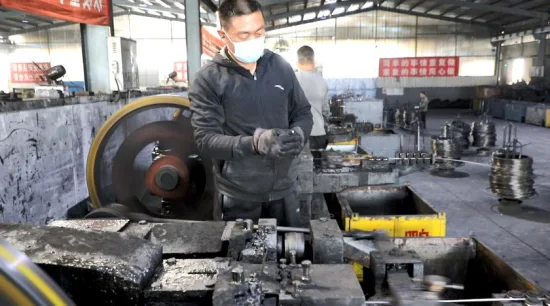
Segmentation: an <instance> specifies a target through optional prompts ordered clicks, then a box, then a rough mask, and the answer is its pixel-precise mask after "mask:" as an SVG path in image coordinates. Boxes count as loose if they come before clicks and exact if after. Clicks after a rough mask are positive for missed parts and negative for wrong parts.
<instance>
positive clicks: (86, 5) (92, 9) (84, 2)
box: [0, 0, 110, 25]
mask: <svg viewBox="0 0 550 306" xmlns="http://www.w3.org/2000/svg"><path fill="white" fill-rule="evenodd" d="M0 6H3V7H7V8H10V9H14V10H18V11H22V12H25V13H31V14H35V15H37V16H44V17H50V18H54V19H60V20H65V21H71V22H76V23H86V24H96V25H109V21H110V19H109V0H25V1H22V0H0Z"/></svg>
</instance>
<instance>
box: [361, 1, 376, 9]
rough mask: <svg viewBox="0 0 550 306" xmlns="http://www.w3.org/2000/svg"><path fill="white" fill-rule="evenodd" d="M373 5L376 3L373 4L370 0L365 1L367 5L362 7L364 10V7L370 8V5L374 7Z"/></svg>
mask: <svg viewBox="0 0 550 306" xmlns="http://www.w3.org/2000/svg"><path fill="white" fill-rule="evenodd" d="M373 5H374V4H373V3H372V2H370V1H369V2H367V3H365V5H363V7H362V8H361V9H362V10H364V9H367V8H369V7H372V6H373Z"/></svg>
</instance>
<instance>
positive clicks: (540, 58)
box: [531, 15, 548, 80]
mask: <svg viewBox="0 0 550 306" xmlns="http://www.w3.org/2000/svg"><path fill="white" fill-rule="evenodd" d="M547 25H548V15H546V16H545V17H544V18H543V19H542V20H541V27H542V28H544V27H546V26H547ZM534 36H535V39H538V41H539V52H538V55H537V59H536V62H535V65H534V66H535V67H534V68H535V71H534V72H533V73H532V75H531V77H532V78H533V77H539V78H540V80H542V79H543V78H544V74H545V73H544V64H545V56H546V33H541V34H538V35H534Z"/></svg>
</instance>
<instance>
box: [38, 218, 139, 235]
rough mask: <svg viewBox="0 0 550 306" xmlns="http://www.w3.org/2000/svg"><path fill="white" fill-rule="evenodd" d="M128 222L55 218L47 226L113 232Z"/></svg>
mask: <svg viewBox="0 0 550 306" xmlns="http://www.w3.org/2000/svg"><path fill="white" fill-rule="evenodd" d="M128 223H130V220H128V219H105V220H102V219H84V220H56V221H53V222H51V223H50V224H48V226H56V227H64V228H72V229H77V230H83V231H86V230H88V231H104V232H113V233H114V232H119V231H120V230H122V229H123V228H124V227H125V226H126V225H127V224H128Z"/></svg>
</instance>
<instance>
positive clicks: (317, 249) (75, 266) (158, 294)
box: [0, 218, 548, 306]
mask: <svg viewBox="0 0 550 306" xmlns="http://www.w3.org/2000/svg"><path fill="white" fill-rule="evenodd" d="M0 235H1V236H2V237H4V238H5V239H6V240H7V242H8V243H10V244H11V245H13V246H14V248H16V249H18V250H20V251H25V252H26V253H27V254H28V256H29V257H30V259H31V260H32V261H33V262H34V263H36V264H37V265H39V266H40V267H41V268H42V269H43V270H44V271H45V272H47V273H48V274H49V275H50V276H51V277H52V278H53V279H54V280H55V281H56V282H57V283H58V284H59V285H60V286H61V288H62V289H63V290H64V291H65V292H66V294H67V295H68V296H69V297H70V298H71V299H72V301H73V302H74V303H75V304H77V305H90V304H94V305H130V304H131V305H275V306H277V305H334V306H338V305H357V306H363V305H439V304H440V303H445V304H451V305H461V304H465V303H470V302H480V301H481V302H483V301H490V302H501V303H503V304H505V305H508V304H506V303H508V302H518V301H519V302H522V301H524V300H526V299H528V298H529V299H532V298H533V296H536V297H535V299H536V300H538V301H539V302H540V303H541V304H540V305H542V301H543V300H545V299H546V297H545V296H544V295H541V294H538V295H536V293H531V292H530V291H532V290H536V289H537V287H536V286H535V285H534V284H532V283H531V282H529V281H528V280H527V279H525V278H524V277H523V276H521V275H519V274H517V272H515V270H514V269H512V268H510V267H509V266H507V265H506V264H505V263H504V262H503V261H502V260H501V259H500V258H498V257H497V256H495V255H494V254H493V253H492V252H491V251H490V250H489V249H488V248H486V247H485V246H484V245H483V244H482V243H481V242H479V241H477V240H475V239H473V238H418V237H416V238H396V239H390V238H389V237H387V236H386V234H385V232H382V231H373V232H342V231H341V230H340V228H339V227H338V225H337V222H336V221H335V220H331V219H328V218H321V219H319V220H312V221H311V222H310V224H309V228H307V229H300V228H285V227H279V226H277V223H276V220H274V219H260V221H259V222H258V224H257V225H254V224H252V222H251V221H250V220H237V221H231V222H217V221H203V222H196V221H178V222H174V221H171V222H170V223H167V222H163V223H150V222H145V221H142V222H130V221H129V220H128V219H109V220H100V219H95V220H60V221H55V222H53V223H52V224H50V225H49V226H30V225H15V224H0ZM2 260H5V257H3V258H2ZM349 260H353V261H355V262H359V263H361V264H362V265H363V267H364V277H363V281H362V282H359V281H358V279H357V278H356V276H355V274H354V271H353V269H352V266H351V265H349V264H347V263H346V262H347V261H349ZM0 262H1V261H0ZM1 267H5V266H3V265H0V268H1ZM2 272H3V273H7V275H9V276H11V275H12V274H13V273H14V272H13V271H11V270H10V269H3V270H2ZM510 290H517V291H520V292H519V293H518V292H509V294H508V295H506V294H504V295H503V294H501V292H508V291H510ZM546 302H548V300H546ZM7 305H13V304H7ZM15 305H22V304H15ZM41 305H71V303H69V302H59V303H50V304H47V303H46V304H41ZM510 305H514V304H510Z"/></svg>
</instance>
